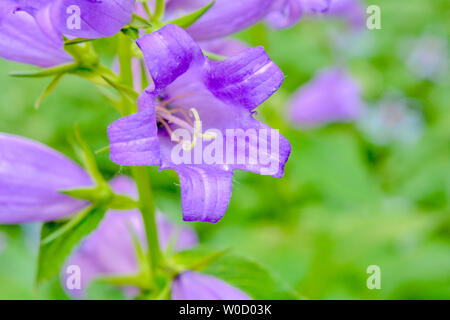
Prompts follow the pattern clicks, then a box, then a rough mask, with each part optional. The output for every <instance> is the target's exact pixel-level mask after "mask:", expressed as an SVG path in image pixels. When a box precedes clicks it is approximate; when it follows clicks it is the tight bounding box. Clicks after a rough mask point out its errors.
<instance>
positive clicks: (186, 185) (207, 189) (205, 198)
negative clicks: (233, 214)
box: [172, 166, 233, 223]
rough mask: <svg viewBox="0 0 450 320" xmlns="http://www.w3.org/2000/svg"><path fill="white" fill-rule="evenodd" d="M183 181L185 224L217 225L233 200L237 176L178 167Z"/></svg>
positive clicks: (213, 170)
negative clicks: (233, 178) (233, 179)
mask: <svg viewBox="0 0 450 320" xmlns="http://www.w3.org/2000/svg"><path fill="white" fill-rule="evenodd" d="M172 169H174V170H175V171H176V172H177V173H178V176H179V177H180V185H181V205H182V208H183V220H184V221H204V222H212V223H215V222H217V221H219V220H220V219H221V218H222V217H223V216H224V214H225V212H226V211H227V208H228V204H229V202H230V198H231V189H232V177H233V173H232V172H228V171H224V170H217V169H214V168H208V167H206V166H203V167H201V166H174V167H172Z"/></svg>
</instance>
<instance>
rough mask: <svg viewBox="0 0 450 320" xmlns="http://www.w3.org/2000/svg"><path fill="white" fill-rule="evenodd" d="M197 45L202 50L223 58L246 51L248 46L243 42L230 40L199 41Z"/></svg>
mask: <svg viewBox="0 0 450 320" xmlns="http://www.w3.org/2000/svg"><path fill="white" fill-rule="evenodd" d="M198 44H199V45H200V47H201V48H202V49H203V50H205V51H207V52H211V53H214V54H218V55H221V56H224V57H232V56H234V55H236V54H238V53H240V52H241V51H244V50H245V49H248V45H247V44H246V43H245V42H243V41H240V40H237V39H231V38H230V39H214V40H205V41H199V42H198Z"/></svg>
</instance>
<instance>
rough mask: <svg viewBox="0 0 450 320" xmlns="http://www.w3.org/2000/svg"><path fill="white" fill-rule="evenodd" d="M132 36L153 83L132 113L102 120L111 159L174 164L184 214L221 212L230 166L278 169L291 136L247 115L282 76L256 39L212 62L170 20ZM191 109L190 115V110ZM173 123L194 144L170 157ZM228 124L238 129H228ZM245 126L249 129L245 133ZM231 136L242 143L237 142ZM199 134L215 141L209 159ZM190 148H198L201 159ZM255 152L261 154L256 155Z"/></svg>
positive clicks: (214, 216)
mask: <svg viewBox="0 0 450 320" xmlns="http://www.w3.org/2000/svg"><path fill="white" fill-rule="evenodd" d="M137 43H138V45H139V47H140V48H141V50H142V52H143V53H144V57H145V61H146V64H147V67H148V69H149V71H150V74H151V75H152V77H153V84H152V85H151V86H150V87H149V88H147V90H145V91H144V93H143V94H142V95H141V96H140V97H139V99H138V107H139V112H138V113H136V114H133V115H130V116H127V117H125V118H122V119H119V120H118V121H116V122H114V123H113V124H112V125H111V126H110V127H109V128H108V135H109V139H110V154H111V160H112V161H114V162H116V163H118V164H121V165H131V166H133V165H158V166H160V167H161V169H173V170H175V171H176V172H177V173H178V175H179V177H180V184H181V200H182V207H183V217H184V220H186V221H208V222H217V221H218V220H220V218H221V217H222V216H223V215H224V214H225V211H226V209H227V207H228V203H229V201H230V197H231V185H232V176H233V170H234V169H240V170H247V171H252V172H256V173H261V174H267V175H271V176H274V177H281V176H282V175H283V170H284V165H285V163H286V161H287V159H288V157H289V154H290V150H291V147H290V144H289V142H288V141H287V140H286V139H285V138H284V137H282V136H281V135H279V134H278V132H277V131H276V130H273V129H271V128H270V127H268V126H266V125H264V124H262V123H261V122H259V121H257V120H256V119H254V118H253V113H254V112H255V108H256V107H257V106H258V105H260V104H261V103H262V102H263V101H265V100H266V99H267V98H269V97H270V96H271V95H272V94H273V93H274V92H275V91H276V90H277V89H278V88H279V87H280V85H281V83H282V81H283V74H282V72H281V70H280V69H279V68H278V67H277V66H276V64H275V63H273V62H272V61H271V60H270V58H269V57H268V56H267V54H266V53H265V51H264V49H263V48H262V47H258V48H251V49H247V50H244V51H242V52H241V53H239V54H238V55H235V56H233V57H231V58H229V59H227V60H225V61H221V62H212V61H210V60H208V58H207V57H205V56H204V55H203V53H202V51H201V49H200V47H199V46H198V45H197V44H196V43H195V42H194V40H193V39H192V38H191V37H190V36H189V35H188V34H187V33H186V32H185V31H184V30H183V29H181V28H179V27H177V26H175V25H167V26H165V27H163V28H162V29H160V30H158V31H157V32H154V33H152V34H149V35H145V36H144V37H142V38H140V39H139V40H138V41H137ZM193 110H194V111H195V114H194V115H195V116H196V119H195V123H194V118H192V117H190V113H191V115H192V114H193V113H194V111H193ZM200 119H201V121H200ZM197 120H198V121H197ZM199 122H200V123H201V127H202V128H203V129H202V132H203V131H205V133H208V131H210V132H211V131H213V133H209V134H203V135H202V134H200V133H199V132H198V131H197V130H196V127H197V125H196V124H198V123H199ZM177 129H181V130H185V131H187V132H188V133H189V134H192V136H191V139H192V140H191V143H192V144H191V147H193V146H194V145H195V147H193V148H192V150H191V152H189V153H188V152H186V153H184V152H183V153H184V155H186V154H187V156H188V158H189V159H187V158H186V159H185V158H183V159H179V158H176V157H174V151H175V150H179V148H180V147H181V146H182V147H183V149H184V147H185V145H186V144H185V143H186V142H187V141H186V140H185V139H184V138H183V139H181V140H183V143H181V140H179V139H177V138H176V137H174V133H176V130H177ZM230 131H231V133H236V135H234V136H233V135H231V136H230V135H228V134H229V133H230ZM251 133H253V137H248V135H252V134H251ZM258 133H259V134H260V136H259V138H258V137H256V135H258ZM247 134H248V135H247ZM264 134H265V135H264ZM200 136H202V137H203V138H204V139H203V138H200ZM206 136H208V138H206ZM224 137H225V138H224ZM251 138H255V139H251ZM194 139H195V141H194ZM235 139H237V140H240V142H241V143H239V142H236V143H235ZM173 140H174V141H173ZM187 140H189V139H187ZM203 140H209V141H210V142H212V143H214V146H215V151H214V152H211V154H212V155H211V157H210V158H213V159H205V156H204V155H205V153H206V149H207V148H208V147H207V146H205V148H203V145H204V144H206V143H203V144H202V141H203ZM195 142H197V144H195ZM203 142H204V141H203ZM242 142H243V143H242ZM209 146H211V144H210V145H209ZM174 148H176V149H174ZM269 149H270V152H269ZM183 151H185V150H183ZM209 151H211V150H209ZM253 151H255V152H253ZM194 153H195V154H197V156H198V155H199V154H200V159H199V157H197V156H195V155H193V154H194ZM225 155H226V157H225ZM193 157H194V158H195V159H192V158H193ZM256 157H257V158H258V159H259V160H267V161H257V159H256Z"/></svg>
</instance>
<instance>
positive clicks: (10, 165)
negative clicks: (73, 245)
mask: <svg viewBox="0 0 450 320" xmlns="http://www.w3.org/2000/svg"><path fill="white" fill-rule="evenodd" d="M92 185H93V182H92V181H91V178H90V177H89V175H88V174H87V173H86V172H85V171H84V170H83V169H82V168H81V167H80V166H78V165H77V164H76V163H74V162H73V161H72V160H70V159H68V158H66V157H65V156H63V155H62V154H60V153H58V152H56V151H54V150H53V149H50V148H48V147H46V146H44V145H42V144H40V143H38V142H35V141H32V140H28V139H25V138H21V137H17V136H13V135H9V134H3V133H0V224H16V223H24V222H37V221H51V220H56V219H61V218H64V217H66V216H68V215H70V214H73V213H76V212H78V211H79V210H81V209H83V208H84V207H86V206H87V205H88V203H87V202H85V201H82V200H77V199H74V198H71V197H68V196H66V195H64V194H61V193H59V192H58V191H59V190H66V189H72V188H82V187H89V186H92Z"/></svg>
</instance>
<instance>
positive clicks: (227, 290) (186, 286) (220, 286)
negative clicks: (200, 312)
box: [172, 271, 251, 300]
mask: <svg viewBox="0 0 450 320" xmlns="http://www.w3.org/2000/svg"><path fill="white" fill-rule="evenodd" d="M172 300H251V298H250V297H249V296H248V295H246V294H245V293H244V292H242V291H241V290H239V289H237V288H235V287H233V286H231V285H229V284H228V283H226V282H224V281H223V280H220V279H218V278H216V277H213V276H210V275H206V274H202V273H197V272H193V271H186V272H183V273H182V274H180V275H179V276H178V277H177V278H176V279H175V280H174V281H173V283H172Z"/></svg>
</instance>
